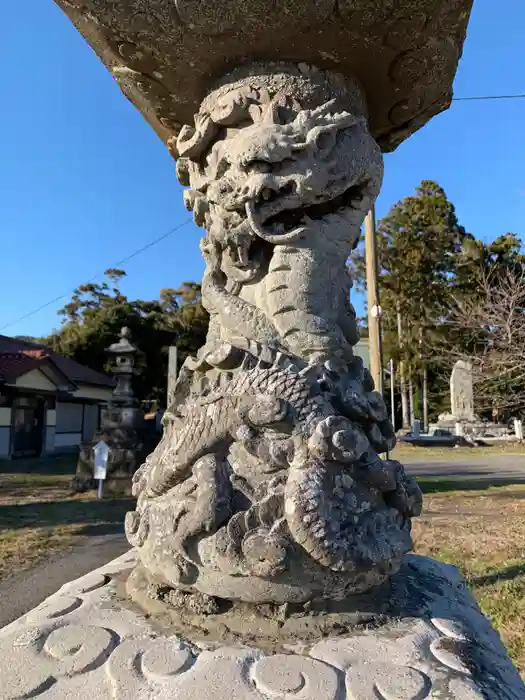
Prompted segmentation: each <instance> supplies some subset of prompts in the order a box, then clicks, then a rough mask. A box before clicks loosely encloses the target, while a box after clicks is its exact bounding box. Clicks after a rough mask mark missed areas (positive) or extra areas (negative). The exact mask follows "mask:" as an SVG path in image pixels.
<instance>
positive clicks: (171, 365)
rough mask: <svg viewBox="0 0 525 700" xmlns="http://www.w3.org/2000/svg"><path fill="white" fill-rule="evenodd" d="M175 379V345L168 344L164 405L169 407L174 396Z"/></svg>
mask: <svg viewBox="0 0 525 700" xmlns="http://www.w3.org/2000/svg"><path fill="white" fill-rule="evenodd" d="M176 381H177V346H176V345H170V348H169V357H168V396H167V404H166V407H167V408H169V407H170V406H171V404H172V403H173V399H174V397H175V383H176Z"/></svg>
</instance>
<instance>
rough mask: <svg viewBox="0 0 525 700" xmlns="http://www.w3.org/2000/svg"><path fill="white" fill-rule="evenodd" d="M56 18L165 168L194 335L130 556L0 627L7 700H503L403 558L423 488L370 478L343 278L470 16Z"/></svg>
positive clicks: (472, 620) (441, 5)
mask: <svg viewBox="0 0 525 700" xmlns="http://www.w3.org/2000/svg"><path fill="white" fill-rule="evenodd" d="M57 1H58V4H59V5H60V6H61V7H62V8H63V9H64V10H65V12H66V13H67V14H68V15H69V17H70V18H71V19H72V20H73V22H74V23H75V24H76V26H77V27H78V28H79V29H80V31H81V32H82V33H83V35H84V36H85V37H86V38H87V40H88V41H89V42H90V43H91V45H92V46H93V47H94V49H95V51H96V52H97V53H98V55H99V56H100V57H101V59H102V60H103V61H104V63H105V64H106V65H107V66H108V68H109V69H110V70H111V71H112V73H113V75H114V76H115V78H116V80H117V81H118V83H119V84H120V86H121V88H122V90H123V91H124V93H125V94H126V95H127V96H128V98H129V99H130V100H132V101H133V102H134V103H135V104H136V105H137V107H138V108H139V109H140V110H141V111H142V112H143V114H144V115H145V117H146V118H147V120H148V121H149V122H150V124H151V125H152V126H153V127H154V129H155V130H156V131H157V133H158V134H159V135H160V137H161V138H162V139H163V140H164V141H165V142H166V143H167V145H168V146H169V148H170V150H171V152H172V154H173V155H174V157H175V158H176V159H177V173H178V177H179V180H180V182H181V183H182V184H183V185H184V186H185V187H187V188H188V189H187V190H186V192H185V202H186V205H187V207H188V209H190V210H192V211H193V213H194V218H195V222H196V223H197V225H198V226H201V227H203V228H204V229H205V233H204V236H203V238H202V242H201V249H202V253H203V255H204V258H205V261H206V270H205V274H204V279H203V285H202V296H203V303H204V304H205V306H206V308H207V309H208V311H209V313H210V317H211V319H210V329H209V334H208V337H207V341H206V344H205V346H204V347H203V348H202V349H201V350H200V352H199V353H198V356H197V357H196V358H191V359H189V360H187V361H186V362H185V364H184V365H183V367H182V368H181V372H180V375H179V378H178V382H177V385H176V390H175V396H174V400H173V402H172V403H171V405H170V406H168V410H167V412H166V414H165V417H164V422H165V430H164V434H163V437H162V440H161V442H160V443H159V445H158V447H157V449H156V450H155V451H154V452H153V453H152V454H151V455H150V456H149V457H148V459H147V460H146V462H145V463H144V465H143V466H142V467H141V468H140V469H139V471H138V472H137V473H136V474H135V476H134V479H133V481H134V494H135V495H136V497H137V505H136V510H135V511H134V512H131V513H129V514H128V516H127V519H126V532H127V536H128V539H129V541H130V542H131V544H132V545H133V546H134V548H135V552H134V554H133V555H131V556H130V557H129V558H128V559H127V561H126V562H124V563H122V562H121V563H120V564H117V563H115V565H114V567H115V568H113V569H110V568H107V569H105V570H102V571H101V572H100V576H101V577H102V578H101V580H100V582H99V583H98V584H97V585H98V586H102V587H103V586H104V585H105V584H106V583H107V579H106V578H105V577H107V576H108V572H110V571H117V580H114V581H113V582H112V583H111V584H110V586H111V590H110V591H109V593H102V594H99V593H96V592H95V593H92V594H89V593H88V594H87V596H86V595H85V594H84V593H82V591H86V590H88V591H92V590H94V589H93V588H92V587H91V588H90V586H93V585H94V584H93V583H88V582H86V583H83V582H82V581H80V582H78V583H76V584H74V585H73V587H72V588H70V589H68V592H67V594H66V593H65V592H64V593H63V594H61V595H59V596H58V597H55V599H53V600H51V601H49V602H48V603H47V610H48V611H49V612H48V619H52V621H51V623H50V625H48V628H47V629H45V630H44V631H42V632H40V633H37V632H35V631H34V630H26V629H21V630H16V629H15V630H13V631H10V633H11V634H12V636H11V637H10V638H9V640H10V641H9V642H6V644H11V645H14V647H15V649H16V650H17V651H16V654H17V656H16V663H18V666H16V665H15V662H13V664H12V669H14V670H11V671H10V672H11V676H13V678H14V680H13V681H12V687H14V688H15V691H16V693H18V694H17V695H15V694H14V692H15V691H13V694H12V695H10V696H9V697H33V696H34V695H36V694H38V692H36V691H35V687H37V688H44V689H47V688H48V687H50V686H49V685H46V684H48V683H49V681H48V677H49V676H51V675H52V677H53V678H54V679H59V680H58V683H59V685H57V686H53V687H57V688H59V690H58V691H57V692H59V695H60V693H63V695H60V697H69V696H71V697H73V696H75V697H80V694H79V693H80V691H79V688H80V687H81V686H82V687H83V691H82V692H83V693H84V694H83V695H82V697H86V698H87V697H88V694H89V693H91V694H92V693H98V695H97V697H109V693H112V697H116V698H128V697H152V698H155V699H157V698H171V697H176V698H185V697H188V698H189V697H190V696H191V697H195V696H196V695H198V696H200V697H204V698H209V699H211V700H219V698H222V697H225V696H230V697H233V698H239V699H241V698H242V699H244V698H246V699H247V700H248V699H249V698H253V699H254V700H255V699H258V700H263V699H268V700H269V699H270V698H276V697H278V698H292V697H295V696H297V698H302V699H304V700H306V699H310V698H311V699H312V700H313V699H314V698H316V699H317V698H322V699H323V700H324V699H325V698H326V699H327V700H328V699H330V700H332V699H333V700H335V699H336V698H345V697H347V698H348V699H349V700H356V699H357V698H359V700H372V699H374V700H378V699H380V700H423V699H424V698H436V699H437V698H444V699H447V700H452V699H453V700H481V699H482V698H485V699H486V698H489V699H490V700H492V699H494V700H496V699H498V700H503V698H506V699H509V700H511V699H517V698H523V697H525V689H524V688H523V685H522V684H521V681H520V679H519V676H518V675H517V673H516V671H515V670H514V669H513V667H512V665H511V663H510V661H509V660H508V657H507V656H506V654H505V651H504V650H503V647H502V646H501V643H500V641H499V639H498V638H497V635H495V633H494V632H493V630H492V629H491V627H490V625H489V623H488V622H487V621H486V620H485V619H484V618H483V616H482V615H481V614H480V612H479V609H478V608H477V606H476V604H475V603H474V601H473V600H472V598H471V596H470V595H469V594H468V592H467V591H466V590H465V586H464V584H463V582H462V580H461V578H460V577H459V576H458V574H457V573H456V572H455V571H454V570H453V569H451V568H448V567H445V566H444V565H440V564H438V563H436V562H432V561H431V560H426V559H424V558H418V557H410V556H409V557H407V556H406V555H407V553H408V552H409V551H410V549H411V546H412V543H411V537H410V521H411V518H412V517H413V516H417V515H418V514H419V512H420V509H421V500H422V499H421V493H420V491H419V488H418V486H417V484H416V482H415V481H414V479H413V478H411V477H410V476H409V475H407V474H406V473H405V470H404V468H403V467H402V465H401V464H399V463H398V462H395V461H389V460H382V459H380V457H379V455H380V454H382V453H384V452H386V451H387V450H389V449H392V447H393V446H394V442H395V437H394V432H393V430H392V426H391V424H390V422H389V420H388V417H387V410H386V407H385V404H384V401H383V398H382V396H380V395H379V394H378V393H377V392H375V390H374V385H373V382H372V379H371V377H370V374H369V373H368V371H367V370H365V369H364V368H363V365H362V362H361V361H360V360H359V359H358V358H357V357H356V356H355V355H354V352H353V346H354V345H355V344H356V343H357V340H358V338H359V334H358V329H357V323H356V315H355V312H354V310H353V308H352V307H351V305H350V301H349V291H350V286H351V281H350V278H349V276H348V273H347V268H346V260H347V258H348V256H349V254H350V252H351V251H352V249H353V248H354V247H355V246H356V244H357V242H358V239H359V234H360V227H361V224H362V222H363V219H364V217H365V215H366V213H367V211H368V210H369V209H370V207H371V205H372V203H373V202H374V199H375V197H376V196H377V194H378V191H379V188H380V185H381V179H382V175H383V160H382V151H389V150H392V149H394V148H395V147H396V146H397V145H398V144H399V143H400V142H401V141H403V139H405V138H406V137H407V136H409V135H410V134H411V133H413V132H414V131H416V130H417V129H418V128H420V127H421V126H423V125H424V124H425V123H426V122H427V121H428V120H429V119H430V118H431V117H432V116H433V115H435V114H437V113H438V112H440V111H442V110H444V109H446V108H447V107H448V106H449V104H450V99H451V84H452V79H453V77H454V73H455V69H456V65H457V61H458V59H459V56H460V53H461V47H462V43H463V40H464V36H465V31H466V26H467V21H468V16H469V11H470V7H471V1H470V0H417V1H416V0H405V1H401V0H400V1H398V2H394V1H393V0H384V1H382V2H378V1H377V0H338V1H337V2H335V1H334V0H317V1H315V2H313V1H312V0H279V1H278V2H275V1H274V0H248V1H246V2H240V1H239V0H221V1H220V2H219V1H218V0H207V1H206V0H205V1H202V0H200V1H199V2H196V1H194V0H125V1H122V0H121V1H120V2H116V1H115V0H57ZM135 558H136V561H137V565H136V566H135ZM130 567H134V568H133V573H132V574H131V575H130V576H129V577H128V576H127V571H126V575H125V577H124V576H123V577H122V578H123V579H124V578H126V579H127V582H126V583H125V584H124V582H123V581H122V582H121V584H119V583H118V576H119V575H121V574H120V572H122V571H123V570H125V569H127V570H129V568H130ZM99 578H100V577H99ZM110 578H111V574H110ZM97 580H98V579H97ZM119 585H121V587H123V586H124V585H125V586H126V590H127V591H128V593H130V594H131V595H132V597H133V598H134V599H135V601H136V602H137V603H138V604H139V605H140V606H143V607H145V608H147V614H148V615H149V616H153V618H155V617H156V616H157V615H160V616H161V617H160V618H159V621H160V620H162V621H163V624H164V625H166V624H167V623H166V619H167V618H169V620H170V622H169V625H168V629H171V631H172V632H175V633H176V634H177V635H178V636H177V638H176V640H175V641H174V640H173V638H166V637H158V636H157V635H156V633H155V632H154V627H153V626H148V625H149V624H150V623H148V621H146V620H144V618H143V617H140V616H139V615H138V613H137V612H133V610H131V609H129V607H128V608H126V605H127V603H126V602H125V599H124V597H123V596H122V594H120V598H119V590H120V589H119ZM95 587H96V586H95ZM79 591H80V593H79ZM65 595H66V597H67V596H69V598H71V596H76V597H77V599H80V600H82V601H83V602H82V603H81V605H80V608H78V604H77V603H76V602H72V601H66V600H65V598H64V596H65ZM61 596H62V597H61ZM108 606H109V608H110V609H109V611H108ZM77 608H78V609H79V610H80V611H82V610H84V611H83V612H79V613H77V612H76V610H77ZM135 610H136V609H135ZM117 613H118V614H117ZM45 614H46V613H45V610H44V612H43V613H42V612H41V613H40V617H39V613H38V611H35V612H34V619H35V620H39V619H40V620H42V615H45ZM112 615H113V617H112ZM35 616H36V617H35ZM64 616H65V618H66V619H67V623H62V624H68V625H69V627H65V628H61V629H59V630H56V629H53V626H54V625H57V624H58V623H57V622H56V619H57V618H58V619H63V618H64ZM88 621H89V624H91V625H95V628H94V632H93V634H92V635H91V636H90V637H89V638H87V637H86V640H88V641H87V642H86V643H85V642H84V636H85V633H84V631H83V629H84V628H83V627H82V625H85V624H86V623H87V622H88ZM79 624H80V627H79ZM170 625H171V627H170ZM70 628H74V629H70ZM64 629H65V631H64ZM110 630H115V631H116V630H118V631H116V632H115V638H116V639H117V640H118V641H116V639H115V638H114V637H112V636H111V632H110ZM57 632H58V634H57ZM95 632H96V634H98V637H97V636H96V634H95ZM166 633H168V631H167V630H166ZM5 634H7V633H5ZM17 634H18V635H19V636H18V637H17V636H16V635H17ZM148 634H149V636H148ZM39 635H40V636H39ZM97 644H98V646H97ZM221 644H222V646H221ZM239 644H240V646H239ZM115 645H116V649H115V651H113V648H114V647H115ZM95 647H96V648H95ZM10 648H11V647H10ZM28 649H29V650H31V649H33V651H32V652H31V653H33V657H34V656H35V655H37V656H38V653H39V650H40V649H44V650H45V653H43V655H42V657H41V661H40V662H39V664H40V665H37V666H36V669H37V670H39V671H41V676H42V677H40V676H39V677H38V679H35V680H34V682H33V684H32V685H31V684H29V683H27V682H26V681H25V679H24V681H23V682H21V681H20V678H19V676H17V675H16V669H17V668H19V667H20V668H21V667H22V665H23V663H24V659H26V657H27V659H28V660H27V661H25V664H26V666H27V665H29V664H30V663H31V661H30V659H31V658H33V657H32V656H31V654H30V653H29V651H28ZM78 650H83V651H82V653H83V655H82V659H80V658H77V651H78ZM78 653H80V652H78ZM46 654H47V656H46ZM49 655H51V657H53V658H55V657H56V658H57V659H59V661H57V662H56V663H55V662H53V663H55V666H56V668H55V667H54V666H53V663H52V662H51V661H49V659H48V656H49ZM71 655H72V659H73V660H72V661H71V662H70V661H69V656H71ZM106 659H107V661H106ZM44 662H45V663H46V664H47V666H46V667H45V668H44ZM104 668H105V671H104V670H101V669H104ZM92 669H94V670H93V671H92ZM84 670H86V674H85V675H86V676H89V675H90V676H91V680H90V683H89V690H88V679H87V678H86V680H85V681H84V684H83V685H82V683H81V682H80V681H79V682H76V683H75V682H74V679H73V681H71V680H70V679H71V678H72V676H73V675H74V673H75V672H76V673H77V674H78V673H82V672H84ZM99 670H100V672H99ZM46 674H47V675H46ZM97 674H98V675H97ZM62 677H66V678H65V680H62ZM104 679H105V680H104ZM37 680H38V682H39V683H40V685H39V686H36V683H37ZM103 683H106V685H103ZM17 684H18V685H17ZM7 687H10V686H9V682H8V683H7ZM101 688H102V690H101ZM104 688H105V689H106V690H105V692H106V695H104V690H103V689H104ZM52 689H53V688H52ZM0 697H1V693H0ZM52 697H58V695H56V696H55V695H53V696H52ZM90 697H92V695H90Z"/></svg>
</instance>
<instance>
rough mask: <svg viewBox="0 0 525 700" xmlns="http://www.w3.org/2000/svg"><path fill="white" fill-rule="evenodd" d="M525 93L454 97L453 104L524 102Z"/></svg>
mask: <svg viewBox="0 0 525 700" xmlns="http://www.w3.org/2000/svg"><path fill="white" fill-rule="evenodd" d="M522 99H525V93H523V94H520V93H518V94H517V95H479V96H472V97H453V98H452V102H472V101H474V100H522Z"/></svg>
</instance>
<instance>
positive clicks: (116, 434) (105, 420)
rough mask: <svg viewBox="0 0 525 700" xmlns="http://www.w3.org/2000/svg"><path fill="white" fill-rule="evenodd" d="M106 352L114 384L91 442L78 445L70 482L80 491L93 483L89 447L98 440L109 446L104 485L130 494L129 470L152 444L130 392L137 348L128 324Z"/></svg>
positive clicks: (137, 353)
mask: <svg viewBox="0 0 525 700" xmlns="http://www.w3.org/2000/svg"><path fill="white" fill-rule="evenodd" d="M106 352H107V354H108V355H109V356H110V357H111V358H112V359H113V361H114V366H113V375H114V377H115V380H116V386H115V388H114V390H113V395H112V398H111V401H110V403H109V405H108V406H107V407H106V408H104V409H103V410H102V414H101V427H100V431H98V432H97V433H96V435H95V436H94V438H93V440H92V441H91V442H89V443H83V444H82V445H81V448H80V455H79V460H78V464H77V472H76V474H75V477H74V479H73V484H72V486H73V489H74V490H75V491H80V492H81V491H85V490H87V489H91V488H94V487H95V482H94V477H93V473H94V455H93V448H94V446H95V445H96V444H97V443H98V442H99V441H101V440H102V441H104V442H105V443H106V444H107V445H108V447H109V448H110V452H109V461H108V475H107V479H106V482H105V489H106V490H108V491H113V492H119V493H123V494H125V493H129V494H131V490H132V477H133V474H134V473H135V472H136V471H137V469H138V468H139V466H140V465H141V464H142V463H143V462H144V460H145V459H146V457H147V456H148V455H149V453H150V452H151V451H152V450H153V449H154V448H155V446H156V444H155V442H153V441H152V436H151V435H149V434H148V433H147V431H146V429H145V421H144V413H143V411H142V409H141V408H140V406H139V403H138V400H137V398H136V397H135V395H134V392H133V377H134V376H136V375H137V374H138V370H137V368H136V366H135V358H136V357H138V356H140V350H139V349H138V348H137V346H136V345H134V343H133V342H132V340H131V332H130V330H129V328H122V330H121V333H120V338H119V340H118V342H116V343H112V344H111V345H110V346H109V348H108V349H107V350H106Z"/></svg>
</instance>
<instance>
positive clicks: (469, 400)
mask: <svg viewBox="0 0 525 700" xmlns="http://www.w3.org/2000/svg"><path fill="white" fill-rule="evenodd" d="M450 407H451V411H452V415H453V416H454V418H455V419H456V420H458V421H470V422H472V421H474V420H475V415H474V390H473V385H472V366H471V365H469V364H468V362H464V361H463V360H458V361H457V362H456V364H455V365H454V368H453V369H452V374H451V375H450Z"/></svg>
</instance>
